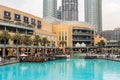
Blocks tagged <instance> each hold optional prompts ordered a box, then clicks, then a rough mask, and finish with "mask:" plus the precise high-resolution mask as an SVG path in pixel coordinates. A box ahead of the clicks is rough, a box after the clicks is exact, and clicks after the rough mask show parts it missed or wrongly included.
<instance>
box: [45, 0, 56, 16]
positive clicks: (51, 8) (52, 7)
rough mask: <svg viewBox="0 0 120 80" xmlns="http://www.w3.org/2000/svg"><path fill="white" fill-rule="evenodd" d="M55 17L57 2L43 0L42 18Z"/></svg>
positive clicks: (54, 0)
mask: <svg viewBox="0 0 120 80" xmlns="http://www.w3.org/2000/svg"><path fill="white" fill-rule="evenodd" d="M46 16H52V17H55V18H56V17H57V0H43V17H46Z"/></svg>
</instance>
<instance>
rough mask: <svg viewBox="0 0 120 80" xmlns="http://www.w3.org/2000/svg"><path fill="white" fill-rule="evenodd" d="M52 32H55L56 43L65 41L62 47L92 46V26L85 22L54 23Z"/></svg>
mask: <svg viewBox="0 0 120 80" xmlns="http://www.w3.org/2000/svg"><path fill="white" fill-rule="evenodd" d="M53 32H54V33H56V34H57V37H58V43H59V42H61V41H65V42H66V44H64V45H59V46H60V47H61V48H62V47H72V48H80V47H86V46H89V47H90V46H94V34H95V33H94V28H92V27H91V26H90V25H87V24H86V23H82V22H77V21H64V22H60V23H58V24H54V28H53Z"/></svg>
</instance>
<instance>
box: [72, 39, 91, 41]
mask: <svg viewBox="0 0 120 80" xmlns="http://www.w3.org/2000/svg"><path fill="white" fill-rule="evenodd" d="M73 41H93V40H91V39H73Z"/></svg>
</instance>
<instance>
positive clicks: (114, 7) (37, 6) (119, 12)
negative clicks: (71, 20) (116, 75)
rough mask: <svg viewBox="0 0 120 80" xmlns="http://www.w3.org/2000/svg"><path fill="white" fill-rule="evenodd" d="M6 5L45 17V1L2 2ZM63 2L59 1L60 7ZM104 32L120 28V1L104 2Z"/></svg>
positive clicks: (81, 3) (81, 5) (81, 16)
mask: <svg viewBox="0 0 120 80" xmlns="http://www.w3.org/2000/svg"><path fill="white" fill-rule="evenodd" d="M78 1H79V7H78V8H79V21H84V0H78ZM0 5H5V6H8V7H11V8H14V9H17V10H21V11H24V12H27V13H30V14H33V15H36V16H39V17H42V15H43V0H0ZM60 5H61V0H58V6H60ZM102 18H103V20H102V22H103V24H102V25H103V30H113V29H114V28H118V27H119V28H120V0H102Z"/></svg>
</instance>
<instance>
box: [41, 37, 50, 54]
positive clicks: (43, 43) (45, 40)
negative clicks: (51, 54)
mask: <svg viewBox="0 0 120 80" xmlns="http://www.w3.org/2000/svg"><path fill="white" fill-rule="evenodd" d="M48 42H49V40H48V39H47V37H43V38H42V40H41V43H42V45H43V46H44V49H45V48H46V45H47V43H48ZM44 52H45V54H46V50H45V51H44Z"/></svg>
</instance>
